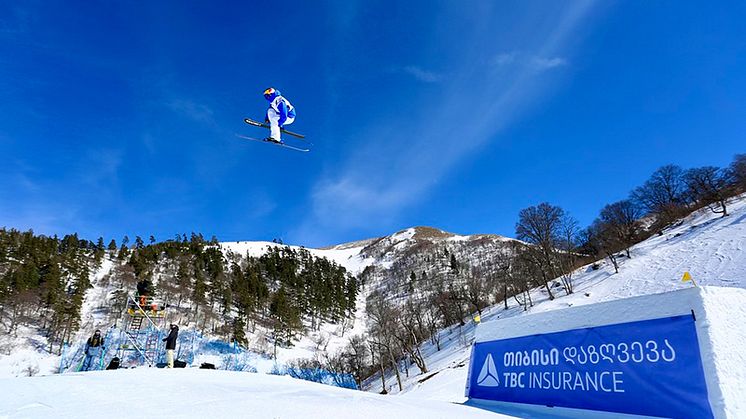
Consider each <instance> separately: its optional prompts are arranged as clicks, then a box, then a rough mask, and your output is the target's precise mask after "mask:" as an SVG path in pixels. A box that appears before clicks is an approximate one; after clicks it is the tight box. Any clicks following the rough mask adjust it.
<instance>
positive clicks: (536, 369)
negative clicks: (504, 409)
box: [467, 315, 712, 418]
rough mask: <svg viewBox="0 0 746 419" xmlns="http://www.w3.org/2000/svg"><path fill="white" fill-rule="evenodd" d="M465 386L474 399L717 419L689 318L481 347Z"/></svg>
mask: <svg viewBox="0 0 746 419" xmlns="http://www.w3.org/2000/svg"><path fill="white" fill-rule="evenodd" d="M467 384H468V389H467V392H468V393H467V395H468V397H470V398H476V399H484V400H496V401H505V402H514V403H530V404H539V405H547V406H562V407H571V408H578V409H590V410H601V411H607V412H619V413H630V414H638V415H649V416H660V417H674V418H711V417H712V411H711V409H710V404H709V402H708V398H707V386H706V384H705V376H704V371H703V369H702V361H701V358H700V354H699V344H698V342H697V331H696V329H695V325H694V318H693V316H690V315H685V316H675V317H666V318H662V319H654V320H644V321H637V322H630V323H621V324H614V325H609V326H600V327H592V328H587V329H576V330H568V331H564V332H557V333H547V334H542V335H534V336H524V337H519V338H512V339H503V340H496V341H490V342H478V343H475V344H474V347H473V349H472V357H471V364H470V366H469V382H468V383H467Z"/></svg>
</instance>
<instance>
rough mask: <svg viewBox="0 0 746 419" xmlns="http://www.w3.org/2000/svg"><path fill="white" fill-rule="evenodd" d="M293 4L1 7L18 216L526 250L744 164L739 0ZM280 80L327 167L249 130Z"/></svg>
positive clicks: (104, 232) (744, 8) (2, 120)
mask: <svg viewBox="0 0 746 419" xmlns="http://www.w3.org/2000/svg"><path fill="white" fill-rule="evenodd" d="M249 3H251V4H249ZM278 3H280V2H270V1H266V2H264V1H262V2H210V3H209V4H207V3H206V2H197V1H178V2H176V1H173V2H166V1H163V2H160V1H159V2H126V1H106V2H101V1H80V2H75V1H65V2H55V1H24V2H3V3H0V156H2V164H0V226H7V227H14V228H18V229H24V230H25V229H33V230H34V231H35V232H37V233H43V234H60V235H61V234H66V233H69V232H78V233H79V234H81V235H82V236H83V237H86V238H90V239H95V238H97V237H99V236H103V237H105V238H106V239H107V240H109V239H110V238H115V239H117V240H118V241H119V239H120V238H121V237H122V236H123V235H125V234H127V235H129V236H130V237H134V236H135V235H140V236H143V237H148V236H150V235H151V234H152V235H154V236H155V237H156V238H157V239H160V240H163V239H167V238H171V237H173V236H174V235H175V234H177V233H183V232H186V233H189V232H192V231H195V232H201V233H202V234H204V235H205V236H207V237H211V236H213V235H215V236H217V237H218V238H219V239H221V240H271V239H272V238H282V239H283V240H284V241H285V242H288V243H294V244H303V245H307V246H323V245H329V244H336V243H341V242H346V241H353V240H359V239H363V238H368V237H374V236H380V235H385V234H389V233H392V232H394V231H396V230H399V229H402V228H406V227H409V226H414V225H430V226H435V227H439V228H442V229H445V230H448V231H453V232H457V233H461V234H471V233H496V234H502V235H506V236H512V235H513V234H514V226H515V221H516V219H517V214H518V211H519V210H520V209H522V208H525V207H527V206H530V205H535V204H538V203H540V202H543V201H549V202H550V203H553V204H555V205H560V206H562V207H563V208H564V209H566V210H567V211H568V212H569V213H570V214H571V215H573V216H575V218H577V219H578V220H579V221H580V223H581V224H582V225H584V226H585V225H587V224H588V223H590V222H591V221H592V220H593V218H594V217H595V216H596V215H597V213H598V211H599V210H600V208H601V207H603V205H605V204H607V203H611V202H613V201H616V200H619V199H623V198H625V197H626V196H627V194H628V192H629V191H630V190H631V189H632V188H634V187H635V186H637V185H639V184H641V183H642V182H644V181H645V179H647V177H648V176H649V175H650V174H651V173H652V172H653V171H654V170H655V169H656V168H658V167H660V166H662V165H664V164H669V163H675V164H679V165H681V166H682V167H695V166H703V165H716V166H724V165H727V164H729V163H730V161H731V159H732V157H733V155H734V154H736V153H744V152H746V145H745V144H746V141H745V140H744V139H745V138H746V135H745V134H746V118H745V117H744V116H746V99H745V98H746V95H744V92H746V28H745V27H744V26H743V24H742V22H743V19H744V18H745V17H746V5H745V4H744V3H743V2H731V3H730V4H726V3H723V4H720V5H718V7H712V6H709V5H703V4H701V3H700V4H696V3H695V2H676V1H660V2H644V1H625V2H609V1H604V2H588V1H578V2H573V1H567V2H549V1H514V2H493V1H469V2H461V1H410V2H397V1H381V2H366V1H351V0H348V1H321V2H302V1H298V2H292V1H287V2H282V4H280V5H278ZM268 86H275V87H277V88H279V89H280V90H281V91H282V92H283V93H284V94H285V96H287V97H288V98H289V99H290V100H291V101H292V102H293V104H294V105H295V106H296V108H297V112H298V118H297V120H296V122H295V124H294V125H292V128H291V129H293V130H296V131H299V132H303V133H305V134H306V135H307V136H308V138H309V139H310V140H311V141H313V143H314V146H313V151H312V152H311V153H307V154H302V153H296V152H291V151H288V150H283V149H280V148H278V147H274V146H271V145H265V144H259V143H253V142H248V141H242V140H239V139H238V138H236V137H235V136H234V134H236V133H241V134H245V135H254V136H261V135H263V134H264V132H261V131H260V130H259V129H257V128H254V127H250V126H247V125H245V124H243V122H242V118H243V117H246V116H248V117H254V118H261V117H262V116H263V113H264V110H265V109H266V102H265V101H264V99H263V97H262V96H261V92H262V91H263V90H264V89H265V88H266V87H268Z"/></svg>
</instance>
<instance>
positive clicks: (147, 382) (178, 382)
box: [0, 368, 508, 419]
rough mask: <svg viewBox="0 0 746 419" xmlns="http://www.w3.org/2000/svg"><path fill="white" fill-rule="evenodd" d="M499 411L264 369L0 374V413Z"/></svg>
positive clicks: (469, 414)
mask: <svg viewBox="0 0 746 419" xmlns="http://www.w3.org/2000/svg"><path fill="white" fill-rule="evenodd" d="M142 415H145V416H155V417H161V416H165V417H179V418H205V417H255V418H330V417H340V418H353V417H354V418H376V419H377V418H384V417H390V418H403V417H406V418H409V419H414V418H426V419H435V418H498V417H503V418H505V417H508V416H503V415H499V416H496V415H495V414H493V413H490V412H486V411H483V410H480V409H475V408H472V407H468V406H461V405H455V404H451V403H446V402H434V401H428V400H412V399H404V398H399V397H387V396H382V395H378V394H371V393H365V392H362V391H355V390H346V389H341V388H337V387H330V386H325V385H322V384H316V383H311V382H307V381H301V380H296V379H292V378H289V377H279V376H271V375H263V374H252V373H243V372H229V371H216V370H199V369H191V368H187V369H171V370H167V369H155V368H138V369H131V370H115V371H95V372H89V373H76V374H64V375H56V376H47V377H32V378H15V379H0V417H13V418H55V419H56V418H61V417H65V418H100V417H102V416H113V417H125V416H142Z"/></svg>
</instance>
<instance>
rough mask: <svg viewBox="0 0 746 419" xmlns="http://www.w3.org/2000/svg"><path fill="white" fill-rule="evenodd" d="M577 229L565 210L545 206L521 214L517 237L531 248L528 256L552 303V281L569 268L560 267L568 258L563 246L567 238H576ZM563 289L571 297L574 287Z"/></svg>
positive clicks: (542, 204) (565, 284)
mask: <svg viewBox="0 0 746 419" xmlns="http://www.w3.org/2000/svg"><path fill="white" fill-rule="evenodd" d="M576 229H577V223H576V222H575V221H574V220H573V219H572V218H570V217H569V216H568V215H567V214H566V213H565V211H564V210H563V209H562V208H560V207H556V206H553V205H550V204H548V203H546V202H544V203H541V204H539V205H538V206H535V207H528V208H524V209H522V210H521V211H520V213H519V214H518V223H516V227H515V230H516V236H517V237H518V239H519V240H523V241H526V242H528V243H529V244H531V245H532V246H530V247H529V249H528V252H527V253H526V255H527V256H528V257H529V259H530V260H532V261H533V262H534V263H535V264H536V266H537V267H538V268H539V270H540V272H541V278H542V284H543V285H544V287H545V288H546V291H547V294H548V295H549V299H550V300H553V299H554V295H553V294H552V290H551V289H550V287H549V281H551V280H552V279H554V278H556V277H558V276H560V275H562V274H563V273H564V272H566V271H567V267H565V266H562V264H561V261H562V260H563V259H564V258H567V256H568V255H567V252H568V249H567V246H566V245H564V243H565V242H566V240H565V236H567V235H570V236H572V235H574V232H575V231H576ZM570 242H571V241H567V243H570ZM563 248H565V249H563ZM563 286H564V288H565V292H566V293H567V294H570V293H572V286H571V283H569V282H568V283H565V281H563Z"/></svg>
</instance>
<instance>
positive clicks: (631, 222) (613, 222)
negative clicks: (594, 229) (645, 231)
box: [600, 199, 642, 258]
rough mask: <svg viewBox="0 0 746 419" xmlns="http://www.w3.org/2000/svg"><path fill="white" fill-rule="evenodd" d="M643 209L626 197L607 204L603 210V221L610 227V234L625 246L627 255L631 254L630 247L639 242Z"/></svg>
mask: <svg viewBox="0 0 746 419" xmlns="http://www.w3.org/2000/svg"><path fill="white" fill-rule="evenodd" d="M641 215H642V214H641V211H640V209H639V207H638V206H636V205H635V204H634V203H633V202H632V201H630V200H628V199H625V200H623V201H619V202H615V203H613V204H609V205H607V206H605V207H604V208H603V209H602V210H601V217H600V219H601V222H602V223H604V225H605V226H606V227H607V228H608V230H609V234H613V235H614V236H615V237H616V239H617V241H618V242H619V244H621V245H622V246H623V247H624V250H625V251H626V253H627V257H628V258H629V257H631V256H630V252H629V248H630V247H632V245H633V244H635V243H636V242H637V239H638V236H639V232H640V224H639V221H638V220H639V218H640V217H641Z"/></svg>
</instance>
